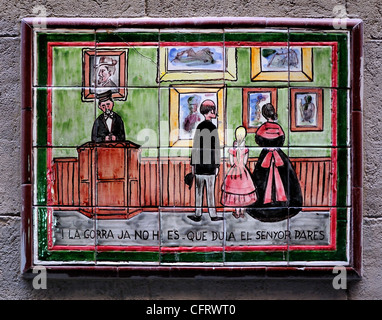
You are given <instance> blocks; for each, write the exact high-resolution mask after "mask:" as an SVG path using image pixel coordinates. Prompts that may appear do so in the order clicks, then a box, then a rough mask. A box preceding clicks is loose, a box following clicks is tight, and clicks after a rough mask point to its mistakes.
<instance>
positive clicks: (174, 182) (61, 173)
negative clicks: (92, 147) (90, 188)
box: [52, 157, 332, 209]
mask: <svg viewBox="0 0 382 320" xmlns="http://www.w3.org/2000/svg"><path fill="white" fill-rule="evenodd" d="M256 162H257V158H250V159H249V160H248V164H247V166H248V169H249V170H250V171H251V172H253V170H254V168H255V165H256ZM291 162H292V165H293V167H294V168H295V171H296V174H297V176H298V179H299V181H300V185H301V189H302V194H303V199H304V203H303V205H304V206H308V207H326V206H330V195H331V185H330V180H331V179H330V178H331V169H332V166H331V159H330V158H327V157H325V158H291ZM224 163H225V164H224V165H222V166H220V170H219V174H218V176H217V179H216V187H215V200H216V206H217V207H218V208H222V207H223V206H222V205H221V203H220V199H221V186H222V184H223V181H224V176H225V174H226V173H227V171H228V169H229V164H228V161H225V162H224ZM138 168H139V178H138V182H137V183H138V184H139V192H138V194H137V195H136V196H138V197H139V198H140V199H137V200H138V201H137V202H135V203H136V205H138V206H139V205H140V206H141V207H142V208H147V209H149V208H153V209H155V208H158V207H160V206H161V207H193V206H194V205H195V184H193V186H192V188H191V189H189V188H188V186H187V185H186V184H185V183H184V177H185V175H186V174H187V173H189V172H191V165H190V159H189V158H180V157H176V158H169V159H157V158H141V159H140V160H139V165H138ZM53 172H54V175H53V176H54V185H53V186H54V188H53V189H54V194H53V196H52V199H53V203H52V205H56V206H60V207H61V206H62V207H63V208H61V209H65V207H68V208H71V207H76V206H79V191H80V190H79V173H78V159H77V158H55V159H54V162H53ZM160 177H161V178H160ZM139 195H140V196H139ZM131 196H132V195H130V197H131ZM206 203H207V202H206V199H204V202H203V204H204V205H206Z"/></svg>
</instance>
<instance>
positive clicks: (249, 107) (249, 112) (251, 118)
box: [243, 88, 277, 133]
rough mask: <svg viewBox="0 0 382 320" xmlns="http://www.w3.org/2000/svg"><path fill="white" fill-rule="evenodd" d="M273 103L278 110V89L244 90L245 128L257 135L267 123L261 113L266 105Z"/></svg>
mask: <svg viewBox="0 0 382 320" xmlns="http://www.w3.org/2000/svg"><path fill="white" fill-rule="evenodd" d="M266 103H271V104H272V105H273V106H274V107H275V109H276V110H277V88H244V89H243V126H244V127H245V128H246V129H247V132H252V133H255V132H256V131H257V129H258V128H259V127H260V126H261V125H262V124H263V123H264V122H266V119H265V118H264V117H263V115H262V113H261V108H262V107H263V105H264V104H266Z"/></svg>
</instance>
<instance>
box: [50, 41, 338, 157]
mask: <svg viewBox="0 0 382 320" xmlns="http://www.w3.org/2000/svg"><path fill="white" fill-rule="evenodd" d="M313 57H314V65H313V70H314V81H313V82H307V83H302V82H298V83H290V86H293V87H294V86H301V87H303V86H311V87H324V88H325V89H324V94H323V100H324V101H323V108H324V130H323V131H322V132H305V133H302V132H290V131H289V122H290V121H289V117H288V108H289V105H290V103H289V100H290V97H289V87H288V83H287V82H275V83H269V82H251V80H250V48H238V49H237V61H238V63H237V81H227V82H226V85H227V87H226V95H225V97H226V127H227V129H228V130H227V134H226V145H227V146H228V147H229V146H231V145H232V143H233V132H234V130H235V128H236V127H237V126H239V125H241V124H242V120H241V119H242V89H243V87H262V86H268V87H269V86H272V87H277V88H278V95H277V96H278V101H277V111H278V116H279V124H280V125H281V126H282V127H283V129H284V131H285V133H286V140H285V141H286V142H285V148H287V145H288V144H289V146H290V147H291V148H290V150H289V153H290V155H291V156H326V155H328V154H329V153H330V150H329V149H325V148H310V149H306V148H294V147H299V146H304V145H306V144H307V142H308V144H309V145H311V146H312V145H317V146H321V147H322V146H326V145H327V146H328V147H329V146H330V145H331V127H330V124H331V118H330V117H331V89H330V80H331V79H330V74H331V50H330V48H327V47H318V48H313ZM157 65H158V52H157V48H155V47H130V48H129V51H128V95H127V99H126V101H115V106H114V111H115V112H117V113H118V114H120V115H121V117H122V118H123V120H124V123H125V131H126V139H128V140H132V141H134V142H137V143H139V144H142V145H144V146H145V147H148V148H151V149H150V150H146V151H145V152H144V155H147V156H155V155H156V154H157V146H159V145H160V146H161V147H168V141H169V123H168V121H169V107H168V105H169V89H168V86H169V85H170V83H161V84H158V83H157V81H156V79H157ZM178 83H180V82H178ZM192 83H193V84H195V82H192ZM215 83H216V81H215ZM53 84H54V85H55V86H56V88H54V89H53V90H52V107H53V108H52V110H53V113H52V119H53V145H54V146H59V147H61V148H57V149H55V150H54V156H55V157H60V156H76V155H77V152H76V149H75V147H76V146H78V145H81V144H83V143H85V142H87V141H89V140H90V136H91V129H92V125H93V122H94V120H95V118H96V117H97V116H98V115H99V114H100V111H99V110H98V108H97V106H96V105H95V103H94V102H83V101H82V100H81V91H82V88H81V86H82V48H81V47H55V48H54V50H53ZM182 84H183V85H184V84H185V83H184V82H182ZM158 106H159V110H158ZM247 145H248V146H250V147H253V148H252V149H251V155H252V156H257V155H258V153H259V150H260V149H259V148H258V146H257V145H256V143H255V139H254V135H253V134H248V136H247ZM63 147H65V148H63ZM164 153H165V154H166V151H164ZM167 154H168V152H167ZM174 154H176V153H174ZM181 155H184V153H182V154H181Z"/></svg>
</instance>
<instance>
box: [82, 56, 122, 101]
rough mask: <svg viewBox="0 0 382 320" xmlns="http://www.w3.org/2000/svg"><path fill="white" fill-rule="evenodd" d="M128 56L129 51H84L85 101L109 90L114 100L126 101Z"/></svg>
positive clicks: (83, 91)
mask: <svg viewBox="0 0 382 320" xmlns="http://www.w3.org/2000/svg"><path fill="white" fill-rule="evenodd" d="M127 54H128V49H102V50H94V49H83V50H82V79H83V80H82V82H83V90H82V100H83V101H93V100H94V98H95V97H97V95H98V94H102V93H103V92H105V91H109V90H111V91H112V97H113V99H117V100H126V97H127V88H126V86H127Z"/></svg>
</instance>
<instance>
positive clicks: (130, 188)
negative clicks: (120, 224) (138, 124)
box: [77, 141, 142, 219]
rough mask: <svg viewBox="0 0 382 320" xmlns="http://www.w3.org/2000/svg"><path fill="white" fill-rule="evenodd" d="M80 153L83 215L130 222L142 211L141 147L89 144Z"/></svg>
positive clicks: (80, 195) (80, 147) (125, 143)
mask: <svg viewBox="0 0 382 320" xmlns="http://www.w3.org/2000/svg"><path fill="white" fill-rule="evenodd" d="M77 152H78V173H79V207H80V208H79V210H80V212H81V213H83V214H85V215H86V216H88V217H94V218H97V219H119V218H121V219H128V218H131V217H133V216H134V215H136V214H138V213H140V212H141V211H142V209H141V208H140V201H139V199H140V191H139V153H140V149H139V145H137V144H135V143H133V142H131V141H123V142H98V143H95V142H87V143H85V144H83V145H81V146H79V147H78V148H77Z"/></svg>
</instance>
